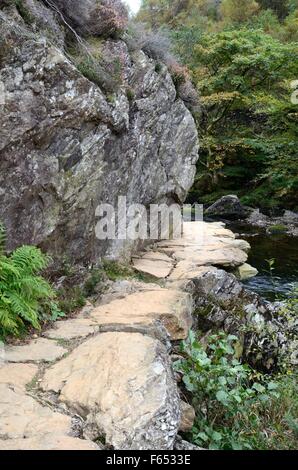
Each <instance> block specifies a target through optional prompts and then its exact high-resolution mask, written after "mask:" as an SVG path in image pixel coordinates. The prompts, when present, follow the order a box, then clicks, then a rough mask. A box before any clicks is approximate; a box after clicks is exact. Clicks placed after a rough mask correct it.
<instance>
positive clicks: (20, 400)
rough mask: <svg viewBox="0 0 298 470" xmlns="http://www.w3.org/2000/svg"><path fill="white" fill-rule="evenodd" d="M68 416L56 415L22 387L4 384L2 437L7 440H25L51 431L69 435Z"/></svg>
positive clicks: (1, 389)
mask: <svg viewBox="0 0 298 470" xmlns="http://www.w3.org/2000/svg"><path fill="white" fill-rule="evenodd" d="M70 427H71V420H70V418H69V417H68V416H66V415H63V414H60V413H55V412H54V411H52V410H51V409H50V408H48V407H44V406H42V405H40V404H39V403H38V402H37V401H36V400H34V399H33V398H32V397H30V396H29V395H27V394H26V392H25V390H24V389H23V388H20V387H16V386H14V387H13V386H11V385H7V384H0V436H1V437H2V438H5V439H23V438H29V437H33V436H40V435H42V434H44V433H48V432H49V430H50V432H51V433H52V434H53V435H54V434H66V433H68V432H69V431H70Z"/></svg>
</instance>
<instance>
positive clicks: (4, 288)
mask: <svg viewBox="0 0 298 470" xmlns="http://www.w3.org/2000/svg"><path fill="white" fill-rule="evenodd" d="M4 244H5V230H4V227H3V226H2V225H1V226H0V336H1V337H4V336H6V335H8V334H13V335H18V334H19V333H20V332H21V331H22V330H24V328H25V327H26V326H27V325H31V326H33V327H34V328H39V327H40V319H41V316H42V307H43V304H44V303H48V305H49V306H50V309H51V308H52V307H53V308H54V306H55V305H54V304H53V305H51V301H52V299H53V298H54V297H55V293H54V291H53V289H52V288H51V286H50V284H49V283H48V282H47V281H46V280H45V279H44V278H43V277H42V276H40V275H39V274H38V273H40V272H41V271H42V270H43V269H45V268H46V266H47V265H48V263H49V257H48V256H46V255H44V254H43V253H42V252H41V251H40V249H38V248H36V247H34V246H22V247H20V248H17V249H16V250H15V251H13V252H12V253H11V254H10V255H6V254H5V252H4Z"/></svg>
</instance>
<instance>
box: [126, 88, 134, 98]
mask: <svg viewBox="0 0 298 470" xmlns="http://www.w3.org/2000/svg"><path fill="white" fill-rule="evenodd" d="M126 96H127V99H128V101H133V100H134V99H135V92H134V91H133V89H132V88H130V87H129V88H127V89H126Z"/></svg>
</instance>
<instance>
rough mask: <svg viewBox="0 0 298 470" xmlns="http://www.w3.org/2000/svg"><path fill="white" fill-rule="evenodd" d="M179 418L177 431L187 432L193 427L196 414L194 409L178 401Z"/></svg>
mask: <svg viewBox="0 0 298 470" xmlns="http://www.w3.org/2000/svg"><path fill="white" fill-rule="evenodd" d="M180 409H181V418H180V425H179V431H181V432H188V431H190V430H191V428H192V427H193V425H194V422H195V418H196V413H195V410H194V408H193V407H192V406H191V405H189V404H188V403H186V402H185V401H183V400H180Z"/></svg>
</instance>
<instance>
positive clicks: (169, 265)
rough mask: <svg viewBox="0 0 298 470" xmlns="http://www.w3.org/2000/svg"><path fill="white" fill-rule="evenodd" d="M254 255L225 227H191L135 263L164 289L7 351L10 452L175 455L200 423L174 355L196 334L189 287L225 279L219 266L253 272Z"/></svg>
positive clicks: (1, 431)
mask: <svg viewBox="0 0 298 470" xmlns="http://www.w3.org/2000/svg"><path fill="white" fill-rule="evenodd" d="M247 249H248V245H247V243H246V242H243V241H240V240H236V239H235V236H234V235H233V233H232V232H230V231H229V230H226V229H225V228H224V227H223V225H222V224H218V223H216V224H205V223H202V222H199V223H191V224H188V223H186V224H185V229H184V236H183V238H182V239H180V240H170V241H164V242H160V243H158V244H156V245H155V247H154V249H153V250H151V251H147V252H145V253H142V254H140V255H139V256H138V257H136V258H134V260H133V265H134V267H135V269H136V270H139V271H141V272H144V273H149V274H151V275H152V276H155V277H156V278H158V279H163V283H164V285H165V286H164V287H161V286H160V285H158V284H154V283H153V284H152V283H151V284H142V283H135V284H134V285H133V286H132V288H131V289H128V290H127V292H126V293H125V292H124V293H120V295H117V297H116V298H114V297H113V296H112V297H110V298H109V296H105V297H104V299H105V301H106V302H107V303H104V304H102V305H99V306H97V307H94V308H89V309H88V310H84V311H83V312H82V313H81V314H80V315H78V317H77V318H72V319H69V320H63V321H59V322H57V323H56V324H55V326H54V327H53V328H52V329H50V330H48V331H46V332H45V333H44V336H45V337H40V338H37V339H33V340H31V341H30V342H29V343H28V344H25V345H20V346H7V347H6V348H5V356H4V359H5V362H4V365H2V367H1V365H0V449H68V448H69V449H95V450H96V449H97V450H99V449H100V448H102V444H101V442H102V441H103V440H105V442H106V443H107V444H108V445H110V446H113V447H114V448H116V449H126V450H128V449H156V450H163V449H172V448H173V446H174V442H175V439H176V437H177V433H178V431H179V429H181V430H183V431H186V430H187V428H188V429H189V427H191V425H192V421H193V418H194V416H193V410H192V409H191V407H189V406H187V405H186V404H183V403H181V400H180V399H179V393H178V387H177V383H176V381H175V377H174V374H173V371H172V367H171V361H170V355H169V353H170V342H169V340H180V339H184V338H186V337H187V335H188V332H189V329H190V328H191V326H192V311H193V308H194V307H193V299H192V295H191V294H190V293H187V292H185V291H184V290H183V288H182V287H181V289H180V284H181V283H182V284H183V282H185V281H188V280H189V279H195V278H200V277H201V276H203V275H205V274H206V272H207V273H208V272H209V271H212V269H214V270H215V271H216V268H214V267H212V266H209V265H212V264H214V265H222V266H229V267H238V266H241V265H243V264H244V263H245V262H246V260H247V253H246V252H247ZM127 283H128V284H129V282H128V281H127ZM182 284H181V286H182ZM127 287H130V286H129V285H128V286H127ZM118 294H119V293H118ZM119 297H120V298H119Z"/></svg>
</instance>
